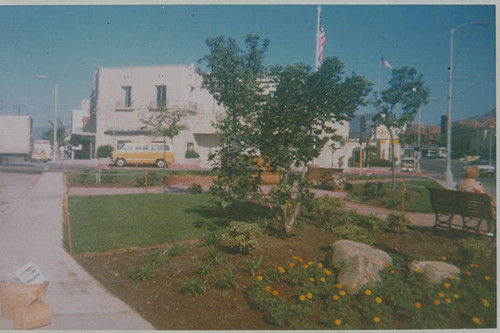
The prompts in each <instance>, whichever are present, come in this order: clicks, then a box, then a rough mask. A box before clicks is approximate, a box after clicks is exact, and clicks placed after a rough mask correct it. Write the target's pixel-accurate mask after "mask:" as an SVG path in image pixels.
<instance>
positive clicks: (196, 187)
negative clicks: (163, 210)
mask: <svg viewBox="0 0 500 333" xmlns="http://www.w3.org/2000/svg"><path fill="white" fill-rule="evenodd" d="M202 192H203V189H202V188H201V185H200V184H191V186H189V187H188V189H187V193H188V194H201V193H202Z"/></svg>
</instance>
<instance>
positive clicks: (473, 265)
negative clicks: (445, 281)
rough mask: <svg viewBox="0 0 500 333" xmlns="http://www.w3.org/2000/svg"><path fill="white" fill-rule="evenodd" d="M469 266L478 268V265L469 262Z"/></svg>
mask: <svg viewBox="0 0 500 333" xmlns="http://www.w3.org/2000/svg"><path fill="white" fill-rule="evenodd" d="M470 267H473V268H478V267H479V266H478V265H476V264H470Z"/></svg>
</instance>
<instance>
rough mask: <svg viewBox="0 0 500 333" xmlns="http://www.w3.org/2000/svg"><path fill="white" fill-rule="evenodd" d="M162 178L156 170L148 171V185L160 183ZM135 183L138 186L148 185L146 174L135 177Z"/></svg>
mask: <svg viewBox="0 0 500 333" xmlns="http://www.w3.org/2000/svg"><path fill="white" fill-rule="evenodd" d="M159 180H160V177H159V176H158V173H157V172H155V171H150V172H148V186H155V185H156V184H158V182H159ZM135 184H136V186H137V187H143V186H146V174H144V175H140V176H137V177H136V178H135Z"/></svg>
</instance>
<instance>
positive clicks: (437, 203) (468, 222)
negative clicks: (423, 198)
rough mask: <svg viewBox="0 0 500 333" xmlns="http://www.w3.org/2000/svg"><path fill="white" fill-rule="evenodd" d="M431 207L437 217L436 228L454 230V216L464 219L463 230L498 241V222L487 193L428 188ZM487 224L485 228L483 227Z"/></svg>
mask: <svg viewBox="0 0 500 333" xmlns="http://www.w3.org/2000/svg"><path fill="white" fill-rule="evenodd" d="M427 190H428V191H429V193H430V195H431V205H432V209H433V210H434V213H435V215H436V220H435V222H434V228H435V229H437V228H445V229H450V230H451V229H453V224H452V220H453V216H455V215H460V216H461V218H462V224H461V226H459V227H461V229H462V230H464V231H473V232H475V233H477V234H478V235H481V236H489V237H491V238H492V241H493V240H495V239H496V221H495V218H494V217H493V214H492V206H491V198H490V197H489V196H488V195H487V194H485V193H471V192H461V191H455V190H446V189H440V188H431V187H428V188H427ZM483 222H486V223H485V224H486V225H484V227H483V228H481V225H482V224H483Z"/></svg>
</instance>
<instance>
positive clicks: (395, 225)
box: [387, 213, 411, 234]
mask: <svg viewBox="0 0 500 333" xmlns="http://www.w3.org/2000/svg"><path fill="white" fill-rule="evenodd" d="M409 226H411V221H410V220H409V219H408V218H407V217H406V215H405V214H397V213H390V214H389V215H388V216H387V229H388V230H389V231H391V232H395V233H399V234H406V233H408V227H409Z"/></svg>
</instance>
